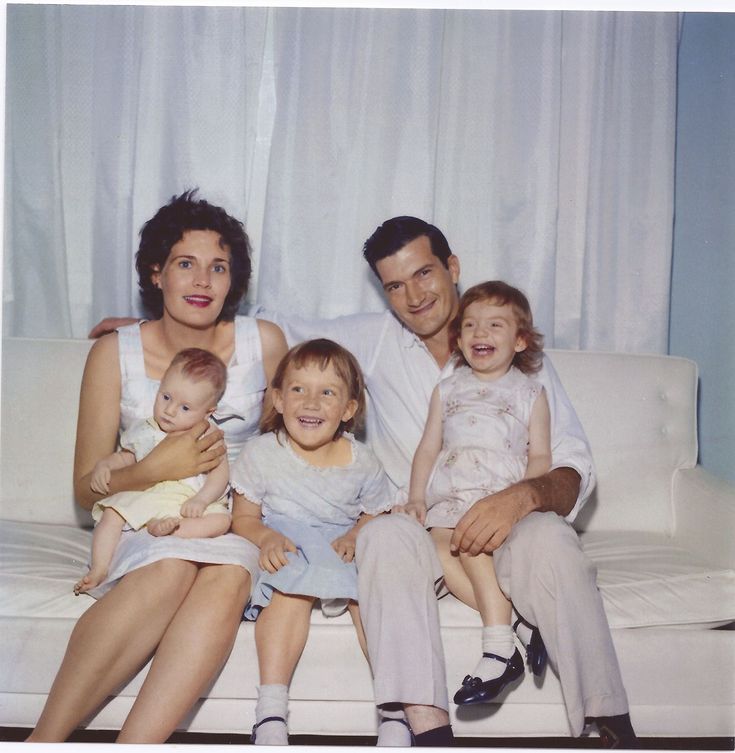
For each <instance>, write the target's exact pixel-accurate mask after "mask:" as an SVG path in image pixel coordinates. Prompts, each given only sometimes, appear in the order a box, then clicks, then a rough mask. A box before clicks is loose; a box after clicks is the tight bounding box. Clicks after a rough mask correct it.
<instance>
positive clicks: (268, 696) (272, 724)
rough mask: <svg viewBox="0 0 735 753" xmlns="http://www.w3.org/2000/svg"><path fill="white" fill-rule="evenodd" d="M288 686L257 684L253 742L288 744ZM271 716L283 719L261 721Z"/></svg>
mask: <svg viewBox="0 0 735 753" xmlns="http://www.w3.org/2000/svg"><path fill="white" fill-rule="evenodd" d="M287 714H288V686H287V685H260V686H258V702H257V704H256V705H255V724H256V728H255V731H254V734H255V744H256V745H288V727H287V725H286V718H287V716H286V715H287ZM271 716H278V717H281V719H283V720H284V721H282V722H281V721H277V720H273V721H269V722H263V720H264V719H268V717H271Z"/></svg>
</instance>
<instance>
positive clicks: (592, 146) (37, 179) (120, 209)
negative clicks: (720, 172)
mask: <svg viewBox="0 0 735 753" xmlns="http://www.w3.org/2000/svg"><path fill="white" fill-rule="evenodd" d="M7 14H8V15H7V89H6V122H7V125H6V176H5V180H6V183H5V186H6V193H5V255H4V284H3V302H4V308H3V311H4V321H3V329H4V332H5V333H6V334H11V335H28V336H49V337H68V336H75V337H83V336H84V335H85V334H86V332H87V330H88V329H89V327H90V326H91V325H92V324H93V323H95V322H96V321H97V320H98V319H100V318H101V317H103V316H105V315H124V314H139V313H140V308H139V304H138V300H137V288H136V283H135V280H134V277H133V273H132V265H133V256H134V253H135V249H136V245H137V234H138V231H139V229H140V226H141V224H142V223H143V222H144V221H145V220H146V219H148V218H149V217H150V216H151V215H152V214H153V213H154V212H155V210H156V209H157V208H158V207H159V206H160V205H161V204H163V203H165V202H166V201H167V200H168V199H169V198H170V197H171V196H172V195H174V194H178V193H180V192H181V191H183V190H185V189H187V188H191V187H194V186H199V187H200V189H201V193H202V195H204V196H205V197H206V198H208V199H209V200H210V201H213V202H215V203H219V204H222V205H224V206H225V207H226V208H227V209H228V211H230V212H231V213H233V214H234V215H235V216H238V217H239V218H241V219H243V221H244V222H245V225H246V228H247V229H248V232H249V234H250V236H251V240H252V241H253V245H254V248H255V259H254V262H255V277H254V280H253V284H252V286H251V292H250V294H249V297H250V300H255V299H257V300H258V302H261V303H263V304H265V305H267V306H268V307H271V308H275V309H280V310H284V311H286V312H298V313H302V314H306V315H318V316H333V315H338V314H343V313H349V312H352V311H357V310H381V309H382V308H383V307H384V302H383V298H382V295H381V292H380V290H379V288H378V287H377V285H376V284H375V281H374V280H372V279H371V273H370V272H369V269H368V267H367V265H366V264H365V263H364V261H363V260H362V257H361V253H360V251H361V246H362V243H363V241H364V240H365V238H366V237H367V236H368V235H369V234H370V233H371V232H372V231H373V230H374V229H375V227H376V226H377V225H378V224H379V223H380V222H381V221H382V220H384V219H387V218H388V217H391V216H394V215H397V214H415V215H418V216H421V217H424V218H425V219H427V220H429V221H432V222H434V223H435V224H437V225H438V226H439V227H440V228H441V229H442V230H443V231H444V232H445V233H446V235H447V237H448V239H449V241H450V244H451V245H452V247H453V249H454V250H455V251H456V253H457V254H458V255H459V257H460V260H461V262H462V269H463V271H462V283H463V286H464V287H467V286H469V285H470V284H473V283H475V282H479V281H480V280H484V279H491V278H503V279H506V280H508V281H509V282H512V283H513V284H516V285H519V286H520V287H522V288H523V289H524V290H525V291H526V292H527V293H528V295H529V298H530V299H531V303H532V305H533V307H534V311H535V315H536V319H537V322H538V325H539V327H540V328H541V329H542V330H543V331H544V333H545V334H546V342H547V345H548V346H552V345H553V346H556V347H570V348H591V349H604V350H626V351H649V352H666V345H667V343H666V337H667V322H668V306H669V278H670V274H669V268H670V260H671V236H672V224H673V164H674V137H675V85H676V52H677V29H678V16H677V14H674V13H593V12H562V11H491V10H485V11H478V10H476V11H458V10H407V9H402V10H398V9H364V8H360V9H346V8H342V9H316V8H234V7H222V8H209V7H154V6H34V5H30V6H22V5H15V6H12V5H11V6H9V7H8V11H7Z"/></svg>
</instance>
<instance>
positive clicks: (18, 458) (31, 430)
mask: <svg viewBox="0 0 735 753" xmlns="http://www.w3.org/2000/svg"><path fill="white" fill-rule="evenodd" d="M90 346H91V341H90V340H31V339H24V338H12V337H11V338H5V339H4V340H3V348H2V420H1V421H0V518H2V519H3V520H23V521H28V522H35V523H62V524H65V525H78V524H80V523H82V524H88V525H89V524H91V522H92V518H91V516H90V515H89V513H87V512H85V511H84V510H82V508H80V507H79V506H78V505H76V504H74V492H73V488H72V468H73V466H74V437H75V435H76V425H77V412H78V407H79V405H78V404H79V385H80V384H81V381H82V372H83V370H84V363H85V361H86V359H87V352H88V351H89V348H90ZM39 397H41V398H42V399H39Z"/></svg>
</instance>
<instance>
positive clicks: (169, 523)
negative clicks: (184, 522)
mask: <svg viewBox="0 0 735 753" xmlns="http://www.w3.org/2000/svg"><path fill="white" fill-rule="evenodd" d="M180 524H181V518H154V519H153V520H149V521H148V523H147V524H146V528H147V529H148V533H150V535H151V536H170V535H171V534H172V533H173V532H174V531H175V530H176V529H177V528H178V527H179V525H180Z"/></svg>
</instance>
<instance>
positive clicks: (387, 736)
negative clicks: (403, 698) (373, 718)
mask: <svg viewBox="0 0 735 753" xmlns="http://www.w3.org/2000/svg"><path fill="white" fill-rule="evenodd" d="M377 747H378V748H410V747H411V728H410V727H409V726H408V722H407V721H406V712H405V711H404V710H403V707H399V708H395V709H386V708H378V744H377Z"/></svg>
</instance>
